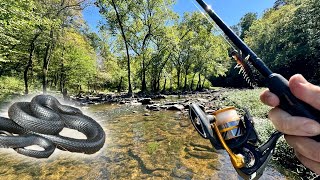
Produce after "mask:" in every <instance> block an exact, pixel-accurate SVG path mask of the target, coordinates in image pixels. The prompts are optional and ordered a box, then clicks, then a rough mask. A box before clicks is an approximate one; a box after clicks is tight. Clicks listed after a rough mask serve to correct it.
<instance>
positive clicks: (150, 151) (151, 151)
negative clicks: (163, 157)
mask: <svg viewBox="0 0 320 180" xmlns="http://www.w3.org/2000/svg"><path fill="white" fill-rule="evenodd" d="M159 146H160V144H159V143H158V142H150V143H148V144H147V153H148V154H154V153H155V152H156V151H157V150H158V149H159Z"/></svg>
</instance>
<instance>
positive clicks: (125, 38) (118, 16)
mask: <svg viewBox="0 0 320 180" xmlns="http://www.w3.org/2000/svg"><path fill="white" fill-rule="evenodd" d="M111 2H112V6H113V8H114V10H115V12H116V16H117V20H118V23H119V26H120V30H121V36H122V38H123V41H124V44H125V47H126V54H127V66H128V85H129V90H128V95H132V87H131V78H130V74H131V71H130V54H129V47H128V42H127V37H126V35H125V33H124V28H123V26H122V21H121V19H120V15H119V12H118V9H117V7H116V4H115V3H114V0H112V1H111Z"/></svg>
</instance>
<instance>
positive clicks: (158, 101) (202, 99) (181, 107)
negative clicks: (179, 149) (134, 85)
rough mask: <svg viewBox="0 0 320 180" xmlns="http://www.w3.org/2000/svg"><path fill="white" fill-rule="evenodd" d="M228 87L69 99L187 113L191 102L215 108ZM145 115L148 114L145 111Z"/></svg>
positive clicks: (208, 110)
mask: <svg viewBox="0 0 320 180" xmlns="http://www.w3.org/2000/svg"><path fill="white" fill-rule="evenodd" d="M225 91H228V89H224V88H221V89H219V90H206V91H203V92H193V93H186V94H181V95H177V94H174V95H163V94H156V95H154V94H153V95H139V94H137V95H133V96H132V97H128V96H127V95H126V94H123V95H116V94H98V95H96V96H92V95H87V96H83V95H78V96H71V97H70V99H71V100H72V101H73V102H76V105H78V106H88V105H92V104H96V105H97V104H119V105H130V106H145V109H146V110H147V111H180V112H183V113H187V111H188V109H189V105H190V104H191V103H198V104H199V105H200V106H202V107H203V108H204V109H205V110H206V112H207V113H210V112H212V111H214V110H217V109H218V108H219V107H220V104H221V103H220V102H221V100H223V98H222V99H221V93H222V92H225ZM145 115H147V116H148V115H149V113H146V114H145Z"/></svg>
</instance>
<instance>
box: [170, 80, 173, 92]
mask: <svg viewBox="0 0 320 180" xmlns="http://www.w3.org/2000/svg"><path fill="white" fill-rule="evenodd" d="M172 90H173V87H172V78H170V92H172Z"/></svg>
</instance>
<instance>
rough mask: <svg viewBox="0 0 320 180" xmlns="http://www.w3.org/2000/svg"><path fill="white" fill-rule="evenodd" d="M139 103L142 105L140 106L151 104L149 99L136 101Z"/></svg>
mask: <svg viewBox="0 0 320 180" xmlns="http://www.w3.org/2000/svg"><path fill="white" fill-rule="evenodd" d="M138 102H139V103H142V105H147V104H152V102H153V101H152V99H151V98H142V99H139V100H138Z"/></svg>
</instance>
